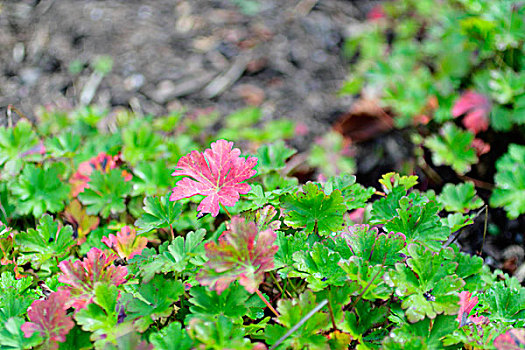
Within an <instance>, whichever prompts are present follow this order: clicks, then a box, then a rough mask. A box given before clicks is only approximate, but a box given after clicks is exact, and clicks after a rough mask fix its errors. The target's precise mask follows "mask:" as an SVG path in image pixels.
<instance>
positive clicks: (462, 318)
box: [456, 291, 489, 328]
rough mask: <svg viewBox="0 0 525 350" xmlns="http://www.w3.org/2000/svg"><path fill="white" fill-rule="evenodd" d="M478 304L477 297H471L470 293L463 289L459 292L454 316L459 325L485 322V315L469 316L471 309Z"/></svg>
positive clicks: (486, 321)
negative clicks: (456, 313) (456, 314)
mask: <svg viewBox="0 0 525 350" xmlns="http://www.w3.org/2000/svg"><path fill="white" fill-rule="evenodd" d="M477 304H478V297H474V298H472V293H470V292H467V291H463V292H461V293H459V312H458V317H457V318H456V319H457V320H458V322H459V327H460V328H461V327H463V326H465V325H467V324H470V323H473V324H475V325H480V324H487V323H488V322H489V319H488V318H486V317H485V316H477V314H475V315H472V316H470V317H469V315H470V313H471V312H472V309H474V307H475V306H476V305H477Z"/></svg>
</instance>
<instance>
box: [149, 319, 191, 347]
mask: <svg viewBox="0 0 525 350" xmlns="http://www.w3.org/2000/svg"><path fill="white" fill-rule="evenodd" d="M149 342H150V343H151V344H153V346H154V347H155V349H157V350H190V349H192V348H193V340H192V339H191V338H190V337H189V336H188V334H187V333H186V330H185V329H181V325H180V323H178V322H172V323H170V324H169V325H168V326H167V327H164V328H163V329H161V330H160V331H158V332H156V333H152V334H150V336H149Z"/></svg>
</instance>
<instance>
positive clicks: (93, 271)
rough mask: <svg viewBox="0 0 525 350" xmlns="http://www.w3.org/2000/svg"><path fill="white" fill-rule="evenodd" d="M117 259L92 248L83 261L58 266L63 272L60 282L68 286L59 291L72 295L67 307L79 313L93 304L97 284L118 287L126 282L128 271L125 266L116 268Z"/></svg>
mask: <svg viewBox="0 0 525 350" xmlns="http://www.w3.org/2000/svg"><path fill="white" fill-rule="evenodd" d="M116 258H117V257H116V256H115V255H114V254H111V255H106V253H104V252H103V251H101V250H100V249H98V248H92V249H91V250H90V251H89V252H88V253H87V257H86V258H84V260H82V261H80V260H77V261H75V262H71V261H62V262H61V263H60V264H59V265H58V267H59V268H60V270H61V271H62V274H61V275H60V276H59V277H58V281H59V282H62V283H65V284H67V286H65V287H60V289H59V290H67V291H69V293H70V295H71V296H70V300H69V301H68V302H67V306H68V307H74V308H75V309H76V311H78V310H80V309H82V308H85V307H86V306H87V305H88V304H90V303H92V302H93V298H94V296H95V285H96V284H97V283H106V284H114V285H116V286H118V285H120V284H123V283H124V282H126V279H125V277H126V275H127V273H128V269H127V268H126V267H125V266H114V265H113V261H115V259H116Z"/></svg>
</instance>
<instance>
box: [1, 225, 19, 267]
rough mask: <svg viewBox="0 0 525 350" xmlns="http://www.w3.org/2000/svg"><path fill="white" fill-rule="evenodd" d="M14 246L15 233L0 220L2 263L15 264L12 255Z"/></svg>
mask: <svg viewBox="0 0 525 350" xmlns="http://www.w3.org/2000/svg"><path fill="white" fill-rule="evenodd" d="M13 248H14V235H13V231H12V229H11V228H10V227H8V226H7V225H5V224H3V223H2V221H0V265H7V264H14V263H15V259H14V257H13V256H12V253H13Z"/></svg>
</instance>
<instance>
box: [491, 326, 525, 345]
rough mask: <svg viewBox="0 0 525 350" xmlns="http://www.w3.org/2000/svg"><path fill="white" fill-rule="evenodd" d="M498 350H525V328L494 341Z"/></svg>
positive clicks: (504, 334) (511, 331) (502, 335)
mask: <svg viewBox="0 0 525 350" xmlns="http://www.w3.org/2000/svg"><path fill="white" fill-rule="evenodd" d="M494 347H495V348H496V349H498V350H518V349H524V348H525V328H515V329H511V330H509V331H507V332H505V333H503V334H501V335H499V336H497V337H496V339H494Z"/></svg>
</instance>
